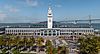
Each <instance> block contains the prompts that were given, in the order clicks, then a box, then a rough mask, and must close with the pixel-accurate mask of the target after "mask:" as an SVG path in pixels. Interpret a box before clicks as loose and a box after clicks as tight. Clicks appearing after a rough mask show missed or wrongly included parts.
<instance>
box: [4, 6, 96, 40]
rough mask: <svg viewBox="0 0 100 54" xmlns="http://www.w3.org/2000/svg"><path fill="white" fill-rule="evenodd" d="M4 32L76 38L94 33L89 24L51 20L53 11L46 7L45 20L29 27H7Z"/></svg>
mask: <svg viewBox="0 0 100 54" xmlns="http://www.w3.org/2000/svg"><path fill="white" fill-rule="evenodd" d="M5 34H10V35H17V36H43V37H44V36H45V37H48V36H54V37H57V36H66V37H67V38H68V39H70V37H75V38H78V36H81V35H83V34H94V28H92V27H90V26H89V24H78V23H77V24H72V23H60V22H56V21H53V11H52V9H51V7H49V8H48V13H47V21H44V22H39V23H34V25H32V26H29V27H7V28H5Z"/></svg>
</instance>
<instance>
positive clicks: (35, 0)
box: [26, 0, 38, 7]
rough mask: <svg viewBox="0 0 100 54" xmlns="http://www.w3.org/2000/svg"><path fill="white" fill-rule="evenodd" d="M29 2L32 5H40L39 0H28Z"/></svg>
mask: <svg viewBox="0 0 100 54" xmlns="http://www.w3.org/2000/svg"><path fill="white" fill-rule="evenodd" d="M26 2H27V4H28V5H30V6H33V7H35V6H38V1H37V0H26Z"/></svg>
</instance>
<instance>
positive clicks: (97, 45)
mask: <svg viewBox="0 0 100 54" xmlns="http://www.w3.org/2000/svg"><path fill="white" fill-rule="evenodd" d="M99 39H100V38H99V37H96V36H90V35H86V36H85V37H81V38H80V39H79V40H78V43H80V46H79V49H80V53H81V54H97V53H98V49H100V41H99Z"/></svg>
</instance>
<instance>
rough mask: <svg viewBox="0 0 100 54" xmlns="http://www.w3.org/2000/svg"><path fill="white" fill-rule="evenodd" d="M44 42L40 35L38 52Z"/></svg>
mask: <svg viewBox="0 0 100 54" xmlns="http://www.w3.org/2000/svg"><path fill="white" fill-rule="evenodd" d="M42 43H43V39H42V37H38V38H37V46H38V48H37V53H39V50H40V47H41V46H42Z"/></svg>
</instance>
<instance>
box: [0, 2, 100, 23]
mask: <svg viewBox="0 0 100 54" xmlns="http://www.w3.org/2000/svg"><path fill="white" fill-rule="evenodd" d="M49 4H51V6H52V9H53V14H54V20H56V21H60V20H61V21H62V20H72V19H88V15H91V16H92V18H93V19H94V18H100V0H0V22H1V23H28V22H31V23H32V22H39V21H46V20H47V9H48V5H49Z"/></svg>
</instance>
